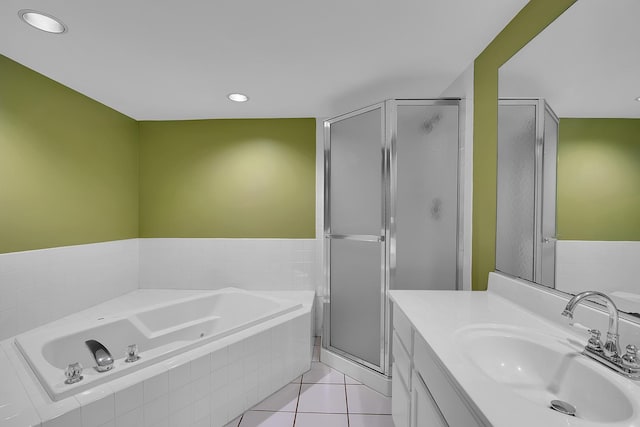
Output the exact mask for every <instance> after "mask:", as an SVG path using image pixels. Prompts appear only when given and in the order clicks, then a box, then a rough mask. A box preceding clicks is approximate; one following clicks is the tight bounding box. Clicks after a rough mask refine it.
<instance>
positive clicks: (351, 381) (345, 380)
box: [344, 375, 362, 384]
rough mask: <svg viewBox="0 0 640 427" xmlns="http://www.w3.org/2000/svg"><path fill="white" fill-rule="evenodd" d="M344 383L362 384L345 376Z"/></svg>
mask: <svg viewBox="0 0 640 427" xmlns="http://www.w3.org/2000/svg"><path fill="white" fill-rule="evenodd" d="M344 382H345V383H346V384H362V383H361V382H360V381H358V380H356V379H355V378H351V377H350V376H349V375H345V376H344Z"/></svg>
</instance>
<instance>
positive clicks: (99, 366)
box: [84, 340, 113, 372]
mask: <svg viewBox="0 0 640 427" xmlns="http://www.w3.org/2000/svg"><path fill="white" fill-rule="evenodd" d="M84 343H85V344H86V345H87V347H89V351H91V354H92V355H93V358H94V359H95V361H96V366H95V368H96V371H98V372H106V371H109V370H111V369H112V368H113V357H111V353H109V350H107V348H106V347H105V346H103V345H102V344H100V343H99V342H98V341H96V340H87V341H85V342H84Z"/></svg>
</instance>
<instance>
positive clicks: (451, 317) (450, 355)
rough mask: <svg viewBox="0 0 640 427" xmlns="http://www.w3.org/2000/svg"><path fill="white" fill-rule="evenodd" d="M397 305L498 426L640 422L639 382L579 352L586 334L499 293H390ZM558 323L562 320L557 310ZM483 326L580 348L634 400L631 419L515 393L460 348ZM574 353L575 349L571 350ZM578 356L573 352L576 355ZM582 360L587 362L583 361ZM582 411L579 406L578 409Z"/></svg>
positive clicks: (454, 379)
mask: <svg viewBox="0 0 640 427" xmlns="http://www.w3.org/2000/svg"><path fill="white" fill-rule="evenodd" d="M390 295H391V300H392V301H393V302H394V303H395V304H394V306H395V307H394V308H395V309H397V308H399V309H401V310H402V312H403V313H404V314H405V315H406V316H407V318H408V319H409V320H410V322H411V323H412V325H413V327H414V329H415V331H416V332H417V333H418V334H420V335H421V336H422V337H423V338H424V340H425V341H426V342H427V343H428V346H429V347H430V349H431V350H432V351H433V353H434V354H435V356H436V357H437V358H438V359H439V364H440V365H441V367H442V368H443V370H444V371H445V374H447V375H448V377H449V379H450V381H451V382H452V383H453V384H454V385H455V386H457V387H456V388H457V389H458V391H459V393H462V394H463V395H464V397H465V398H466V399H468V400H470V401H471V402H473V403H474V405H475V406H476V407H477V409H478V410H479V411H480V412H481V413H482V417H483V418H485V419H486V420H488V421H489V423H490V424H491V425H493V426H495V427H512V426H520V427H540V426H545V427H548V426H571V427H573V426H575V427H578V426H585V427H586V426H602V425H607V426H620V427H622V426H625V427H632V426H640V383H639V382H634V381H632V380H629V379H627V378H625V377H622V376H620V375H618V374H616V373H613V372H611V371H609V370H608V368H606V367H604V366H601V365H599V364H598V363H596V362H595V361H592V360H588V359H587V358H586V356H582V355H580V354H579V353H580V352H581V351H582V348H583V347H584V344H585V343H586V336H584V335H583V334H581V333H580V332H579V331H573V330H572V329H571V328H568V327H563V326H562V325H561V324H560V323H554V322H553V321H551V320H549V319H547V318H545V317H542V316H539V315H537V314H535V313H534V312H532V311H529V310H527V309H526V308H523V307H521V306H520V305H518V304H516V303H514V302H512V301H510V300H509V299H507V298H504V297H503V296H501V295H499V294H498V293H496V292H491V291H487V292H469V291H410V290H407V291H402V290H396V291H391V292H390ZM558 319H559V320H558V321H561V320H560V319H561V317H560V311H558ZM478 325H487V326H489V327H491V326H492V325H494V326H495V325H497V326H503V327H506V328H513V329H514V330H526V331H534V332H535V333H540V334H545V335H549V336H550V337H555V338H557V339H562V340H563V341H564V343H563V344H564V345H569V346H573V347H574V348H575V355H576V357H579V358H582V357H584V358H585V361H586V363H589V364H590V365H588V369H593V370H596V371H597V372H596V373H597V374H598V375H603V376H606V378H608V379H609V380H610V382H611V383H613V384H614V385H615V386H616V387H617V388H619V389H620V390H622V391H623V393H625V394H626V395H627V396H629V397H631V398H632V399H631V400H632V402H633V403H632V404H631V405H632V408H631V410H632V411H633V414H632V415H631V417H630V418H627V419H625V420H619V421H617V422H614V423H610V422H597V421H594V420H585V419H581V418H578V417H570V416H567V415H564V414H560V413H558V412H555V411H553V410H551V409H549V408H548V406H544V404H542V403H541V404H533V403H532V402H531V400H528V399H526V398H524V397H521V396H520V395H518V394H517V393H514V392H513V391H512V390H510V389H509V387H505V386H504V385H502V384H499V383H497V382H495V381H494V380H493V379H492V378H490V377H488V376H487V375H486V374H485V373H484V372H482V370H481V369H479V368H478V367H477V366H476V365H474V363H473V362H472V361H470V359H473V357H474V354H473V353H470V352H471V351H472V349H470V348H464V347H463V346H460V341H459V340H458V338H459V337H460V334H461V333H465V331H468V330H470V329H472V328H475V327H477V326H478ZM569 351H571V350H569ZM571 356H572V357H573V354H572V355H571ZM580 363H582V361H581V362H580ZM578 410H579V409H578Z"/></svg>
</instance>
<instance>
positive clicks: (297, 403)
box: [292, 380, 302, 427]
mask: <svg viewBox="0 0 640 427" xmlns="http://www.w3.org/2000/svg"><path fill="white" fill-rule="evenodd" d="M301 394H302V380H301V381H300V384H299V388H298V399H297V400H296V411H295V412H294V413H293V426H292V427H295V425H296V418H298V405H300V395H301Z"/></svg>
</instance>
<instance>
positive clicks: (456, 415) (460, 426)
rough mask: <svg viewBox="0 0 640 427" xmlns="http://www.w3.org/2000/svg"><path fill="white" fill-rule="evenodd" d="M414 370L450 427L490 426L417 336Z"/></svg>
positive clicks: (417, 335) (422, 340) (416, 335)
mask: <svg viewBox="0 0 640 427" xmlns="http://www.w3.org/2000/svg"><path fill="white" fill-rule="evenodd" d="M414 338H415V339H414V345H415V348H414V356H413V364H414V367H415V368H414V369H415V370H416V371H417V372H418V373H419V374H420V376H421V377H422V379H423V380H424V382H425V384H426V385H427V387H428V389H429V391H430V392H431V395H432V396H433V399H434V400H435V402H436V404H437V405H438V408H439V409H440V412H442V415H444V417H445V419H446V420H447V423H448V425H449V426H450V427H476V426H484V425H489V424H488V423H486V424H485V423H484V422H483V421H482V419H481V418H480V416H479V415H476V410H472V409H471V407H470V404H469V403H467V401H466V400H464V399H463V398H462V397H461V396H460V395H459V394H458V392H457V390H456V389H455V388H454V385H453V384H452V383H451V382H450V380H449V378H448V377H447V375H448V374H446V373H445V372H444V371H443V370H442V369H443V368H441V367H440V366H439V365H438V363H436V361H435V360H434V357H435V355H433V352H432V350H431V349H430V348H429V346H428V345H427V343H426V342H425V341H424V339H423V338H422V337H421V336H420V335H419V334H415V337H414Z"/></svg>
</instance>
